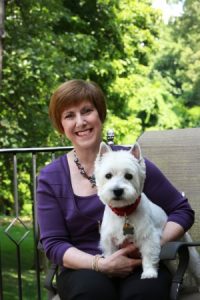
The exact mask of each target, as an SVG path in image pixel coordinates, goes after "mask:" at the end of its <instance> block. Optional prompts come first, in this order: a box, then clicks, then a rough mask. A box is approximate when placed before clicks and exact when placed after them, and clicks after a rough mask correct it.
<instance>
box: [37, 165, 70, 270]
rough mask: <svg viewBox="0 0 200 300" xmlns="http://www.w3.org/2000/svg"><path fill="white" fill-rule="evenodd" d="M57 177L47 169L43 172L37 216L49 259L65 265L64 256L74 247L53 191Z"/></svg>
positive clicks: (38, 191) (42, 240)
mask: <svg viewBox="0 0 200 300" xmlns="http://www.w3.org/2000/svg"><path fill="white" fill-rule="evenodd" d="M57 176H58V174H57V173H56V172H49V171H46V169H45V170H42V171H41V173H40V175H39V177H38V182H37V216H38V223H39V227H40V239H41V243H42V246H43V248H44V251H45V253H46V255H47V257H48V258H49V259H50V260H51V261H52V262H54V263H56V264H59V265H63V261H62V259H63V255H64V253H65V251H66V250H67V249H68V248H69V247H72V245H71V244H70V237H69V233H68V230H67V227H66V223H65V221H64V220H65V219H64V216H63V214H62V210H61V208H60V206H59V203H58V201H57V198H56V195H55V191H54V190H53V188H54V187H55V182H56V180H57V178H56V177H57ZM52 225H53V226H52Z"/></svg>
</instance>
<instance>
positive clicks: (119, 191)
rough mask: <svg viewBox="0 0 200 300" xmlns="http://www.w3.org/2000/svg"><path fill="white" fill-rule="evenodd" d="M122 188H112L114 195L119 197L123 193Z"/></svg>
mask: <svg viewBox="0 0 200 300" xmlns="http://www.w3.org/2000/svg"><path fill="white" fill-rule="evenodd" d="M123 192H124V190H123V189H114V190H113V193H114V194H115V196H116V197H120V196H121V195H122V194H123Z"/></svg>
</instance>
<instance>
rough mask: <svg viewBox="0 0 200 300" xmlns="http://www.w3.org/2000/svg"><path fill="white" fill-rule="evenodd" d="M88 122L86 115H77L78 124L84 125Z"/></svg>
mask: <svg viewBox="0 0 200 300" xmlns="http://www.w3.org/2000/svg"><path fill="white" fill-rule="evenodd" d="M85 124H86V120H85V118H84V116H82V115H77V116H76V126H82V125H85Z"/></svg>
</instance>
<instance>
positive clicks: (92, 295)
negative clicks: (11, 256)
mask: <svg viewBox="0 0 200 300" xmlns="http://www.w3.org/2000/svg"><path fill="white" fill-rule="evenodd" d="M49 115H50V118H51V120H52V122H53V124H54V126H55V128H56V129H57V130H58V131H59V133H61V134H65V135H66V137H67V138H68V139H69V140H70V141H71V143H72V145H73V150H72V151H70V152H68V153H67V154H64V155H62V156H60V157H58V158H57V159H56V160H54V161H53V162H51V163H50V164H49V165H47V166H45V167H44V168H43V169H42V170H41V171H40V174H39V176H38V184H37V215H38V222H39V227H40V237H41V243H42V245H43V248H44V250H45V253H46V255H47V257H48V258H49V259H50V260H51V261H52V262H53V263H55V264H57V265H59V266H60V267H61V273H60V274H59V276H58V281H57V286H58V293H59V295H60V298H61V299H62V300H66V299H67V300H74V299H80V300H93V299H96V300H102V299H105V300H127V299H133V300H137V299H140V300H147V299H154V300H160V299H162V300H167V299H168V292H169V286H170V284H171V275H170V273H169V271H168V270H167V269H166V267H165V266H164V265H160V267H159V274H158V278H156V279H154V281H152V280H150V279H149V281H147V280H145V281H144V280H141V273H142V268H141V260H140V258H139V257H138V249H137V247H136V245H135V244H127V245H126V243H124V244H123V248H120V249H118V250H116V252H114V253H113V254H111V255H110V256H108V257H105V258H104V257H102V251H101V249H100V247H99V241H100V233H99V224H101V221H102V217H103V212H104V204H103V203H102V202H101V201H100V199H99V196H98V194H97V188H96V182H95V178H94V176H93V174H94V165H95V161H96V157H97V153H98V152H99V147H100V143H101V140H102V126H103V122H104V121H105V118H106V103H105V97H104V95H103V92H102V91H101V89H100V87H98V86H97V85H96V84H95V83H93V82H87V81H83V80H70V81H67V82H65V83H64V84H62V85H61V86H60V87H58V89H57V90H56V91H55V92H54V94H53V96H52V98H51V101H50V106H49ZM120 149H122V150H127V148H126V147H122V146H113V150H114V151H118V150H120ZM118 163H119V164H121V161H119V160H118V161H116V159H115V160H114V161H113V164H114V165H115V164H118ZM122 167H123V165H122ZM146 168H147V177H146V193H147V194H150V196H151V198H152V201H155V202H157V201H158V202H157V203H161V204H162V205H163V206H164V207H165V209H166V212H169V215H170V217H171V218H172V219H173V218H175V219H174V220H176V216H177V214H183V211H186V212H187V213H185V214H183V217H181V218H180V219H178V218H177V220H178V222H177V223H180V220H182V219H183V221H184V222H181V223H180V225H179V224H177V225H176V226H173V230H172V231H171V232H173V236H174V234H175V233H176V234H177V235H178V234H180V232H181V233H182V232H183V231H184V229H187V228H189V227H190V226H191V224H192V222H193V213H192V211H191V208H190V207H189V205H188V203H187V201H186V199H184V198H183V197H182V195H181V194H180V193H179V192H177V191H176V190H175V188H174V187H173V186H171V185H170V184H169V182H168V181H167V180H166V178H165V177H164V176H163V174H162V173H161V172H160V171H159V170H158V169H157V168H156V167H155V166H154V165H153V164H152V163H150V162H146ZM111 171H112V170H111ZM111 171H109V172H111ZM109 172H108V174H109ZM149 174H150V175H149ZM127 176H128V178H127V179H128V180H130V179H131V178H130V174H128V175H127ZM116 189H117V187H116ZM118 196H119V195H118ZM163 197H164V198H163ZM159 201H160V202H159ZM163 203H165V204H163ZM178 211H179V213H178ZM172 219H171V220H172ZM182 224H183V225H184V229H183V227H182ZM166 228H167V226H166ZM174 228H178V229H177V230H174ZM168 236H169V239H170V238H171V239H172V233H171V235H170V234H169V235H168ZM163 237H165V236H163ZM163 240H164V239H163ZM119 295H120V296H119Z"/></svg>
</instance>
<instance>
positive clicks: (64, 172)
mask: <svg viewBox="0 0 200 300" xmlns="http://www.w3.org/2000/svg"><path fill="white" fill-rule="evenodd" d="M115 148H116V150H117V149H119V148H121V147H115ZM145 163H146V180H145V184H144V193H145V194H146V195H147V197H148V198H150V199H151V201H152V202H154V203H156V204H158V205H159V206H161V207H162V208H163V209H164V210H165V212H166V213H167V215H168V220H169V221H174V222H176V223H178V224H180V225H181V226H182V227H183V228H184V229H185V231H186V230H188V229H189V228H190V227H191V226H192V224H193V222H194V211H193V210H192V209H191V207H190V205H189V203H188V201H187V199H186V198H185V197H183V196H182V195H181V193H180V192H178V191H177V190H176V189H175V187H174V186H173V185H172V184H171V183H170V182H169V181H168V180H167V179H166V177H165V176H164V175H163V174H162V173H161V171H160V170H159V169H158V168H157V167H156V166H155V165H154V164H153V163H152V162H150V161H149V160H147V159H146V160H145ZM103 211H104V205H103V204H102V202H101V201H100V200H99V198H98V196H97V195H96V194H95V195H91V196H87V197H81V196H76V195H74V193H73V190H72V185H71V180H70V171H69V165H68V161H67V156H66V155H63V156H60V157H59V158H58V159H56V160H55V161H53V162H52V163H50V164H49V165H47V166H46V167H44V168H43V169H42V170H41V172H40V175H39V177H38V186H37V214H38V222H39V227H40V237H41V242H42V245H43V247H44V250H45V252H46V255H47V257H48V258H49V259H50V260H51V261H52V262H54V263H56V264H59V265H62V259H63V255H64V252H65V251H66V250H67V249H68V248H70V247H73V246H74V247H76V248H78V249H80V250H83V251H85V252H87V253H90V254H93V255H94V254H97V253H100V249H99V238H100V236H99V230H98V229H99V224H100V223H101V220H102V216H103Z"/></svg>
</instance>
